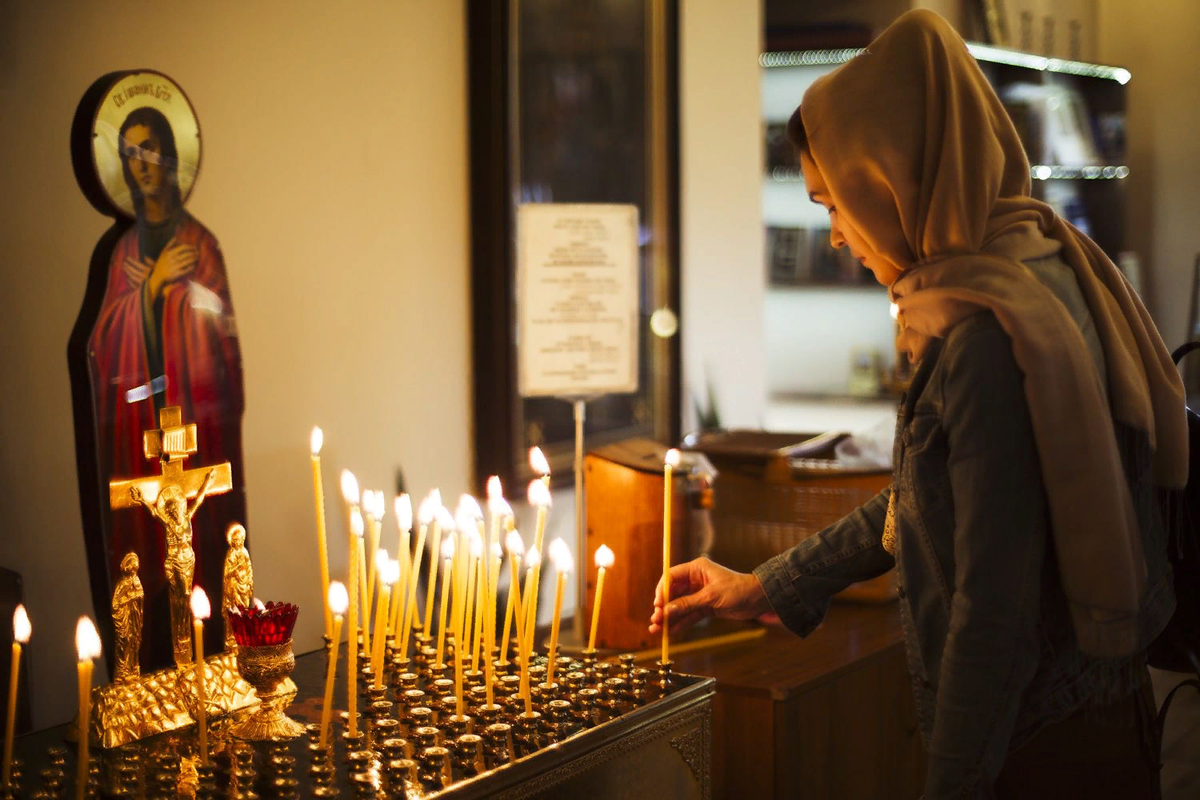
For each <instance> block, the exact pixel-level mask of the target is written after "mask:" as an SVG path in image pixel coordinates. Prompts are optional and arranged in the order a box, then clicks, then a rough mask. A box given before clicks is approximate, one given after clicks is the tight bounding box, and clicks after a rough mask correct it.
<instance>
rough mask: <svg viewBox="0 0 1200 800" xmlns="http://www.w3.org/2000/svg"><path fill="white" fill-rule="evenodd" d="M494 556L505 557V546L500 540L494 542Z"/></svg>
mask: <svg viewBox="0 0 1200 800" xmlns="http://www.w3.org/2000/svg"><path fill="white" fill-rule="evenodd" d="M492 558H504V548H503V547H501V546H500V543H499V542H492Z"/></svg>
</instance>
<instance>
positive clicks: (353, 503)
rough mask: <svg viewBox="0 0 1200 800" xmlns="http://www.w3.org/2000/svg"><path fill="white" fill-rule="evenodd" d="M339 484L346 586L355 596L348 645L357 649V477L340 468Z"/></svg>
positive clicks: (352, 600)
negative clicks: (347, 553) (346, 551)
mask: <svg viewBox="0 0 1200 800" xmlns="http://www.w3.org/2000/svg"><path fill="white" fill-rule="evenodd" d="M341 484H342V501H343V502H344V503H345V504H346V532H347V535H348V541H347V544H348V545H349V550H350V556H349V558H350V561H349V563H348V564H347V567H346V569H347V571H348V573H353V574H349V575H348V576H347V581H346V587H347V591H348V592H354V593H355V594H356V596H353V597H351V598H350V608H349V610H348V611H347V614H348V616H349V617H350V635H351V636H352V637H354V638H353V639H351V644H350V646H351V647H353V648H354V649H355V650H357V649H358V629H359V626H360V625H361V623H362V620H361V619H359V617H358V596H357V595H358V594H359V593H361V592H362V589H360V588H359V585H358V580H357V575H358V551H357V550H355V549H354V515H355V514H358V515H359V524H360V525H361V524H362V511H361V510H360V509H359V507H358V479H357V478H355V477H354V473H353V472H351V471H350V470H348V469H344V470H342V476H341Z"/></svg>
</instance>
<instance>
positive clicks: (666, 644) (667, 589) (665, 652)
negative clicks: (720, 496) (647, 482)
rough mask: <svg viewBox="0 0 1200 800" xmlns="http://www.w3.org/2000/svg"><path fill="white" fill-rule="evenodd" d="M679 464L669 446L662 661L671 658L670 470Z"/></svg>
mask: <svg viewBox="0 0 1200 800" xmlns="http://www.w3.org/2000/svg"><path fill="white" fill-rule="evenodd" d="M677 466H679V451H678V450H676V449H675V448H673V447H672V448H671V449H670V450H668V451H667V457H666V459H664V461H663V577H662V579H663V605H662V610H663V620H662V663H664V664H666V663H667V662H668V661H670V660H671V656H670V623H669V621H668V620H667V603H669V602H671V497H672V495H673V494H674V491H673V490H674V481H673V479H672V472H673V471H674V469H675V467H677Z"/></svg>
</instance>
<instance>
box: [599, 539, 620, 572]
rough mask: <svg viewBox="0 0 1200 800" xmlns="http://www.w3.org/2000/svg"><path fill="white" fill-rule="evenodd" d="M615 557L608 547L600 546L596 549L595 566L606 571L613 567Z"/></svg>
mask: <svg viewBox="0 0 1200 800" xmlns="http://www.w3.org/2000/svg"><path fill="white" fill-rule="evenodd" d="M615 560H616V557H615V556H614V555H613V551H612V550H611V549H610V548H609V546H608V545H606V544H602V545H600V546H599V547H597V548H596V566H597V567H604V568H605V569H608V568H609V567H611V566H612V565H613V562H614V561H615Z"/></svg>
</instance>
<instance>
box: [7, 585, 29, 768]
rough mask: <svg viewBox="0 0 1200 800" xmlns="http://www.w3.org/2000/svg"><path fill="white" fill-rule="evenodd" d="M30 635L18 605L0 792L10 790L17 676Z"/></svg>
mask: <svg viewBox="0 0 1200 800" xmlns="http://www.w3.org/2000/svg"><path fill="white" fill-rule="evenodd" d="M32 634H33V626H32V625H30V624H29V615H28V614H27V613H26V612H25V606H24V605H19V606H17V610H16V611H14V612H13V644H12V665H11V667H10V668H9V672H8V707H7V709H6V712H5V719H4V773H3V779H2V780H0V792H3V791H5V790H6V789H9V788H11V787H10V784H11V783H12V744H13V725H14V722H15V721H16V715H17V675H18V674H19V673H20V671H21V648H22V647H24V646H25V645H27V644H29V637H30V636H31V635H32Z"/></svg>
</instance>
